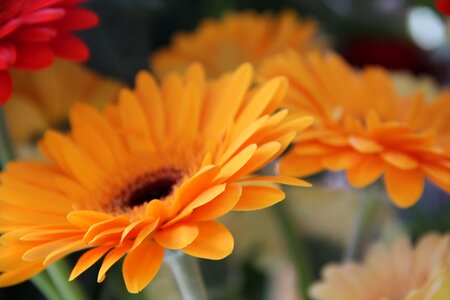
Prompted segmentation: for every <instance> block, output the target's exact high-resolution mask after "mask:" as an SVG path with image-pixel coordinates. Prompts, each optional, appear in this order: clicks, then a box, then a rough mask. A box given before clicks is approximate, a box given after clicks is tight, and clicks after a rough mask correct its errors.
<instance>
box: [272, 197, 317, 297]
mask: <svg viewBox="0 0 450 300" xmlns="http://www.w3.org/2000/svg"><path fill="white" fill-rule="evenodd" d="M272 211H273V212H274V213H275V216H276V217H277V220H278V223H279V224H280V226H281V229H282V232H283V234H284V240H285V242H286V246H287V247H288V251H289V255H290V256H291V259H292V261H293V263H294V266H295V269H296V270H297V285H298V287H299V293H300V297H301V298H300V299H303V300H308V299H310V298H309V295H308V288H309V286H310V284H311V282H312V274H311V270H312V268H311V260H310V259H309V253H308V251H307V249H306V248H305V247H304V243H303V242H302V240H301V236H300V234H299V233H298V232H297V230H296V227H295V225H294V223H293V222H292V218H291V216H290V215H289V213H288V211H287V208H286V204H285V203H284V202H281V203H278V204H277V205H274V206H273V207H272Z"/></svg>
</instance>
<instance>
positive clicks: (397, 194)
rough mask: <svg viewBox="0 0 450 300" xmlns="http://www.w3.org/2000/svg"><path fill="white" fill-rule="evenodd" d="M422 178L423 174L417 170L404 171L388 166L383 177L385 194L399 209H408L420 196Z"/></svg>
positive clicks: (422, 183)
mask: <svg viewBox="0 0 450 300" xmlns="http://www.w3.org/2000/svg"><path fill="white" fill-rule="evenodd" d="M424 177H425V176H424V174H423V172H422V171H421V170H418V169H417V170H411V171H405V170H400V169H397V168H395V167H391V166H388V167H387V169H386V173H385V175H384V181H385V184H386V189H387V193H388V195H389V197H391V198H392V200H393V202H394V203H395V204H397V205H398V206H399V207H402V208H407V207H410V206H412V205H414V204H415V203H416V202H417V201H418V200H419V198H420V195H421V194H422V191H423V187H424V181H425V180H424Z"/></svg>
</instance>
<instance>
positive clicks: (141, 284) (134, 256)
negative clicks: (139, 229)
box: [122, 240, 164, 294]
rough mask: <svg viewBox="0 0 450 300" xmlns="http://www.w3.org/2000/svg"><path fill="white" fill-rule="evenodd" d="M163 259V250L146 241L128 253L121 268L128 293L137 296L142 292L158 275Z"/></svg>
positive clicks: (155, 244)
mask: <svg viewBox="0 0 450 300" xmlns="http://www.w3.org/2000/svg"><path fill="white" fill-rule="evenodd" d="M163 257H164V248H163V247H161V246H160V245H158V244H157V243H155V242H153V241H148V240H145V241H144V242H142V243H141V244H140V245H139V247H137V248H136V249H134V250H133V251H131V252H129V253H128V255H127V256H126V257H125V260H124V262H123V266H122V273H123V278H124V280H125V285H126V287H127V290H128V292H130V293H133V294H137V293H139V292H140V291H142V290H143V289H144V288H145V287H146V286H147V285H148V284H149V283H150V281H152V280H153V278H154V277H155V276H156V274H157V273H158V271H159V268H160V267H161V263H162V261H163Z"/></svg>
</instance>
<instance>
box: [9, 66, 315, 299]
mask: <svg viewBox="0 0 450 300" xmlns="http://www.w3.org/2000/svg"><path fill="white" fill-rule="evenodd" d="M287 89H288V85H287V81H286V79H284V78H274V79H273V80H271V81H269V82H267V83H265V84H262V85H254V79H253V68H252V67H251V66H250V65H249V64H244V65H242V66H241V67H239V68H238V69H237V70H236V71H234V72H231V73H227V74H224V75H223V76H221V77H220V78H218V79H215V80H207V79H206V76H205V74H204V70H203V69H202V67H201V66H200V65H197V64H195V65H192V66H191V67H189V68H188V70H187V71H186V73H185V74H183V75H180V74H175V73H173V74H170V75H168V76H166V77H165V78H164V79H163V80H162V83H161V85H158V84H157V83H156V81H155V79H154V78H153V77H152V76H151V75H150V74H149V73H147V72H141V73H139V74H138V75H137V77H136V88H135V89H134V90H128V89H124V90H122V91H121V93H120V95H119V101H118V104H117V105H110V106H108V107H107V108H106V109H105V111H104V112H103V113H99V112H97V111H96V110H94V109H92V108H90V107H89V106H86V105H83V104H78V105H75V106H74V107H73V108H72V110H71V113H70V121H71V128H72V130H71V132H70V133H68V134H60V133H57V132H53V131H49V132H47V133H46V135H45V137H44V139H43V140H42V141H41V143H40V147H41V149H42V150H43V152H44V153H45V155H46V157H47V158H48V159H49V162H48V163H34V162H14V163H11V164H9V165H8V167H7V170H6V171H5V172H4V173H2V174H1V185H0V210H1V212H2V214H1V216H0V231H1V232H2V233H3V235H2V237H1V238H0V243H1V245H0V272H1V275H0V286H7V285H11V284H15V283H18V282H20V281H23V280H26V279H28V278H30V277H31V276H33V275H34V274H36V273H37V272H39V271H41V270H42V269H44V268H45V267H46V266H48V265H50V264H52V263H53V262H55V261H57V260H58V259H61V258H63V257H64V256H66V255H68V254H70V253H72V252H75V251H79V250H84V251H85V253H84V254H83V255H82V256H81V257H80V259H79V260H78V262H77V264H76V265H75V267H74V268H73V271H72V274H71V279H73V278H75V277H77V276H78V275H80V274H81V273H82V272H84V271H85V270H86V269H88V268H90V267H91V266H92V265H94V263H96V262H97V261H101V264H100V265H101V266H100V269H99V272H98V281H99V282H101V281H102V280H104V278H105V274H106V272H107V271H108V269H109V268H110V267H111V266H113V265H114V264H115V263H116V262H118V261H119V260H120V259H121V258H122V257H124V260H123V266H122V271H123V277H124V281H125V284H126V287H127V289H128V291H129V292H131V293H137V292H139V291H140V290H142V289H143V288H144V287H145V286H146V285H147V284H148V283H149V282H150V281H151V280H152V278H153V277H154V276H155V275H156V273H157V272H158V269H159V267H160V265H161V263H162V261H163V257H164V251H165V249H173V250H179V251H182V252H184V253H187V254H189V255H192V256H195V257H201V258H206V259H221V258H224V257H226V256H227V255H229V254H230V253H231V252H232V250H233V246H234V242H233V237H232V235H231V233H230V232H229V231H228V230H227V228H226V227H225V226H223V225H222V224H220V223H219V222H217V221H216V219H217V218H219V217H221V216H223V215H224V214H227V213H228V212H229V211H232V210H235V211H236V210H237V211H246V210H256V209H261V208H265V207H268V206H270V205H273V204H275V203H277V202H279V201H281V200H282V199H283V198H284V193H283V192H282V191H281V190H280V188H279V187H278V186H277V185H276V184H274V183H282V184H290V185H297V186H307V185H308V184H307V183H306V182H304V181H302V180H299V179H295V178H289V177H283V176H277V175H273V176H265V175H252V174H253V173H254V172H255V171H257V170H259V169H260V168H261V167H263V166H265V165H266V164H268V163H270V162H271V161H272V160H274V159H275V158H276V157H278V156H279V155H280V154H281V153H282V152H283V151H284V150H285V149H286V148H287V147H288V145H289V143H290V142H291V141H292V140H293V139H294V137H295V136H296V134H297V133H298V132H299V131H302V130H303V129H305V128H306V127H308V126H309V125H310V124H311V123H312V118H311V117H300V118H291V117H288V112H287V110H279V111H277V107H278V106H279V104H280V102H281V101H282V99H283V98H284V96H285V93H286V91H287Z"/></svg>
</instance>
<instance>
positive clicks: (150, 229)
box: [131, 219, 159, 251]
mask: <svg viewBox="0 0 450 300" xmlns="http://www.w3.org/2000/svg"><path fill="white" fill-rule="evenodd" d="M158 224H159V219H156V220H154V221H153V222H151V223H150V224H148V225H147V226H145V227H144V228H142V230H141V231H140V232H139V234H138V235H137V236H136V238H135V240H134V243H133V247H131V250H132V251H133V250H134V249H135V248H137V247H139V245H140V244H141V243H142V242H143V241H144V240H145V239H146V238H147V237H148V236H149V235H150V234H151V233H153V232H154V231H155V229H156V227H157V226H158Z"/></svg>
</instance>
